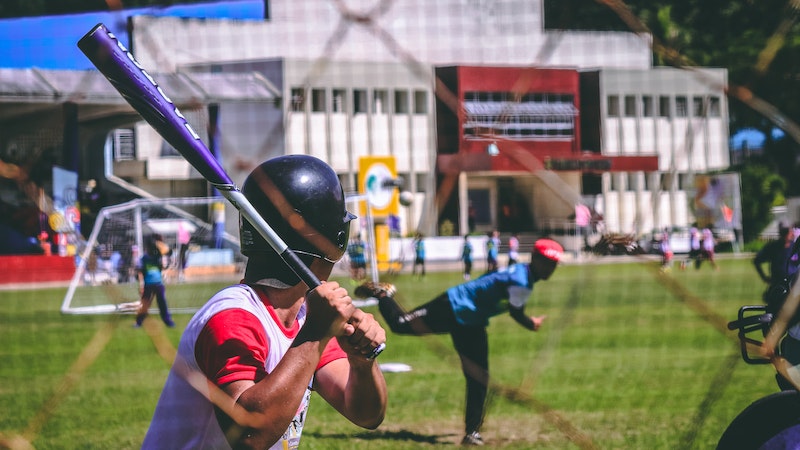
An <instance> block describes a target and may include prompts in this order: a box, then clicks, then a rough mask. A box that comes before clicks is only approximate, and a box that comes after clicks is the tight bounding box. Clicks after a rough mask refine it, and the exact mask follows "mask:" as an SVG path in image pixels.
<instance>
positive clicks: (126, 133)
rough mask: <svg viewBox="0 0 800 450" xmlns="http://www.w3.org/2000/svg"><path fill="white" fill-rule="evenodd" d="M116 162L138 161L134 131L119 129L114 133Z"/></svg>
mask: <svg viewBox="0 0 800 450" xmlns="http://www.w3.org/2000/svg"><path fill="white" fill-rule="evenodd" d="M113 133H114V134H113V139H114V144H113V145H114V160H115V161H132V160H134V159H136V146H135V145H134V140H133V130H132V129H130V128H118V129H116V130H114V131H113Z"/></svg>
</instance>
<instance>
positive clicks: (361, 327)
mask: <svg viewBox="0 0 800 450" xmlns="http://www.w3.org/2000/svg"><path fill="white" fill-rule="evenodd" d="M349 322H350V325H352V326H353V332H352V333H350V334H347V335H345V336H339V337H338V338H337V339H338V340H339V345H340V346H341V347H342V350H344V351H345V353H347V354H348V355H352V356H362V357H364V358H370V357H372V356H373V352H374V351H375V349H376V348H378V347H380V346H381V345H382V344H384V343H385V342H386V330H384V329H383V327H381V325H380V323H378V321H377V320H375V316H373V315H372V314H370V313H365V312H364V311H362V310H360V309H356V310H355V311H354V312H353V315H352V316H351V317H350V321H349Z"/></svg>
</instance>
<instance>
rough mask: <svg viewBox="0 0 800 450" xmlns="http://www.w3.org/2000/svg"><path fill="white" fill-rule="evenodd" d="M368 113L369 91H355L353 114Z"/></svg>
mask: <svg viewBox="0 0 800 450" xmlns="http://www.w3.org/2000/svg"><path fill="white" fill-rule="evenodd" d="M366 112H367V91H365V90H363V89H356V90H354V91H353V113H354V114H366Z"/></svg>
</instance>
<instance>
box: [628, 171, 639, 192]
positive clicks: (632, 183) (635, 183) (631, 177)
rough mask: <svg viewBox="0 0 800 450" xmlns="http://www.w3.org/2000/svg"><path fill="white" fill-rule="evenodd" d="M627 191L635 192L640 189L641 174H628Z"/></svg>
mask: <svg viewBox="0 0 800 450" xmlns="http://www.w3.org/2000/svg"><path fill="white" fill-rule="evenodd" d="M626 178H627V184H628V185H627V186H626V189H625V190H627V191H635V190H636V189H637V188H638V187H639V173H638V172H628V173H627V177H626Z"/></svg>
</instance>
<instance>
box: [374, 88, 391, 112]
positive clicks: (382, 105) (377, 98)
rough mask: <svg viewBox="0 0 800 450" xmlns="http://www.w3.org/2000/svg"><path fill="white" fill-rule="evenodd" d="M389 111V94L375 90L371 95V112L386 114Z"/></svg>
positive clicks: (381, 90)
mask: <svg viewBox="0 0 800 450" xmlns="http://www.w3.org/2000/svg"><path fill="white" fill-rule="evenodd" d="M388 109H389V93H388V92H387V91H385V90H383V89H375V91H373V93H372V112H373V113H374V114H386V111H387V110H388Z"/></svg>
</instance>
